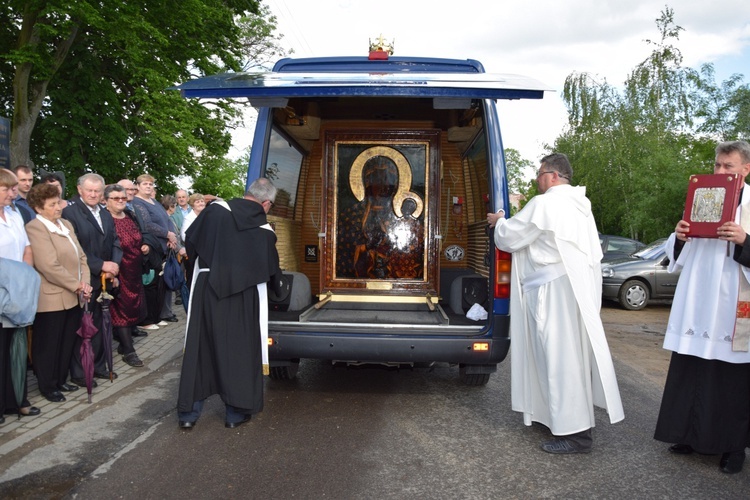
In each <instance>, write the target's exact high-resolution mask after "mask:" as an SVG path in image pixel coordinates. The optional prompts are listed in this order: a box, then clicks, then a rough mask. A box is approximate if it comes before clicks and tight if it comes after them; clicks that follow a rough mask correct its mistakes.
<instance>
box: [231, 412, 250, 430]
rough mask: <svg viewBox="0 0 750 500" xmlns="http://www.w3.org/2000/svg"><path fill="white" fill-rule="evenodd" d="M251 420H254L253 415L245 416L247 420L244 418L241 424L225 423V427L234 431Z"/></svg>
mask: <svg viewBox="0 0 750 500" xmlns="http://www.w3.org/2000/svg"><path fill="white" fill-rule="evenodd" d="M250 418H252V416H251V415H245V418H243V419H242V420H240V421H239V422H224V427H226V428H227V429H234V428H236V427H239V426H240V425H242V424H245V423H247V422H249V421H250Z"/></svg>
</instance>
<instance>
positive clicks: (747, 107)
mask: <svg viewBox="0 0 750 500" xmlns="http://www.w3.org/2000/svg"><path fill="white" fill-rule="evenodd" d="M690 76H691V80H692V83H693V84H694V87H695V90H694V92H693V93H692V95H691V98H692V99H693V100H694V102H695V103H696V118H697V120H698V126H697V130H698V132H699V133H702V134H704V135H706V136H709V137H714V138H716V139H717V140H721V141H727V140H734V139H750V86H748V85H747V84H743V83H742V82H743V77H742V75H740V74H734V75H732V76H731V77H729V79H728V80H726V81H724V82H722V84H721V85H717V84H716V83H715V80H716V77H715V72H714V67H713V65H712V64H704V65H703V66H701V68H700V71H697V72H693V73H692V74H691V75H690Z"/></svg>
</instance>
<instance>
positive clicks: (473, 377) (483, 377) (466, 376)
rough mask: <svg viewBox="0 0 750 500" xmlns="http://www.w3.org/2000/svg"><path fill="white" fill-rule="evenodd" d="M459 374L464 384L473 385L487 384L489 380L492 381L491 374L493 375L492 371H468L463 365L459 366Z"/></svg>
mask: <svg viewBox="0 0 750 500" xmlns="http://www.w3.org/2000/svg"><path fill="white" fill-rule="evenodd" d="M458 374H459V376H460V377H461V382H463V383H464V385H469V386H473V387H477V386H480V385H487V382H489V381H490V375H492V374H491V373H466V368H465V367H463V366H461V367H459V369H458Z"/></svg>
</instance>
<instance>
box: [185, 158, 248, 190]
mask: <svg viewBox="0 0 750 500" xmlns="http://www.w3.org/2000/svg"><path fill="white" fill-rule="evenodd" d="M249 160H250V152H249V151H248V152H247V153H246V154H245V155H243V156H242V157H241V158H237V159H236V160H230V159H227V158H221V159H215V160H212V162H211V164H209V165H206V168H202V169H201V170H200V171H199V172H198V173H197V174H196V177H195V178H194V179H193V189H192V190H193V192H196V193H201V194H213V195H215V196H218V197H220V198H224V199H225V200H228V199H231V198H237V197H242V195H243V194H245V184H246V183H247V164H248V161H249Z"/></svg>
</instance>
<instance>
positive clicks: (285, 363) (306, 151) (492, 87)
mask: <svg viewBox="0 0 750 500" xmlns="http://www.w3.org/2000/svg"><path fill="white" fill-rule="evenodd" d="M178 89H179V90H180V91H181V92H182V95H183V96H184V97H187V98H235V99H238V98H247V99H248V100H249V102H250V103H251V104H252V106H253V107H255V108H257V110H258V118H257V125H256V129H255V136H254V139H253V145H252V152H251V156H250V162H249V168H248V183H250V182H252V181H253V180H254V179H256V178H258V177H259V176H265V177H267V178H269V179H271V180H272V181H273V183H274V184H275V185H276V187H277V188H278V189H279V194H278V196H277V198H276V202H275V204H274V206H273V208H272V210H271V211H270V213H269V222H270V223H271V224H272V225H273V227H274V229H275V231H276V235H277V237H278V244H277V246H278V250H279V255H280V259H281V266H282V269H284V270H285V274H284V278H285V281H284V283H283V290H284V292H283V293H282V294H280V295H274V296H272V303H271V306H270V313H269V356H270V363H271V377H272V378H277V379H286V378H292V377H294V376H296V373H297V368H298V366H299V362H300V359H304V358H308V359H323V360H330V361H331V362H335V363H352V364H362V363H385V364H397V365H401V364H406V365H413V364H415V363H419V364H424V363H436V362H437V363H449V364H452V365H457V366H458V367H459V374H460V377H461V379H462V380H463V381H464V382H465V383H467V384H469V385H483V384H486V383H487V382H488V381H489V377H490V375H491V374H492V373H493V372H495V371H496V370H497V364H498V363H499V362H501V361H502V360H503V359H504V358H505V356H506V355H507V353H508V349H509V345H510V338H509V332H508V328H509V315H508V309H509V292H510V287H509V277H510V255H508V254H506V253H503V252H500V251H498V250H497V249H495V247H494V244H493V242H492V239H491V238H490V237H489V235H488V231H487V224H486V214H487V212H489V211H496V210H498V209H500V208H503V207H507V206H508V190H507V182H506V177H505V160H504V154H503V143H502V138H501V135H500V122H499V117H498V112H497V109H496V106H495V102H496V100H497V99H541V98H542V97H543V94H544V91H545V90H546V88H545V87H544V85H542V84H541V83H539V82H537V81H535V80H532V79H529V78H525V77H520V76H516V75H492V74H487V73H485V72H484V68H483V67H482V65H481V64H480V63H479V62H478V61H474V60H453V59H435V58H416V57H391V56H388V54H387V53H384V52H373V53H371V54H370V57H327V58H301V59H291V58H287V59H282V60H280V61H279V62H278V63H276V65H275V66H274V68H273V70H272V71H271V72H267V73H229V74H222V75H216V76H210V77H205V78H200V79H196V80H191V81H188V82H186V83H184V84H182V85H180V86H179V87H178ZM247 265H249V266H251V265H253V263H252V256H251V255H248V264H247ZM470 311H471V312H470ZM467 314H468V316H467Z"/></svg>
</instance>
